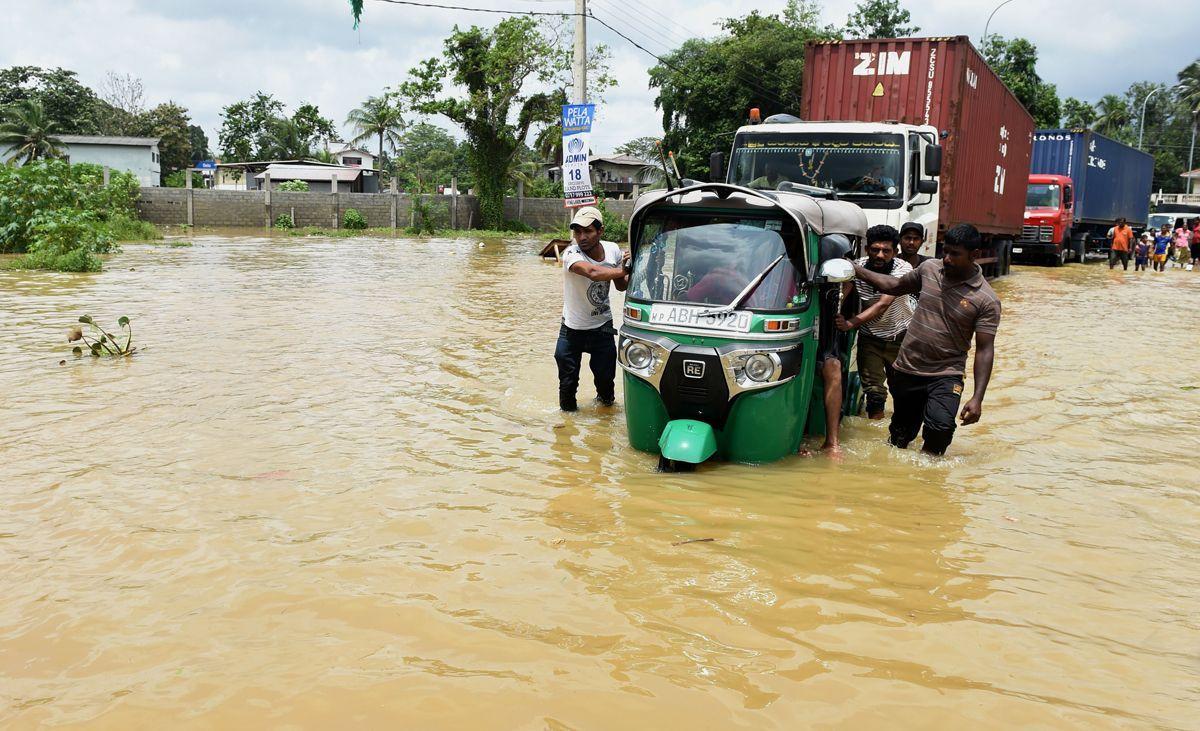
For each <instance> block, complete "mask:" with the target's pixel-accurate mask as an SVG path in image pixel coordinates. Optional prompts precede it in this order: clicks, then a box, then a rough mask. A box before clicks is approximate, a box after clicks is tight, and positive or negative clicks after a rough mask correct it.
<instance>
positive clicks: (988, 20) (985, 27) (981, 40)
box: [979, 0, 1012, 46]
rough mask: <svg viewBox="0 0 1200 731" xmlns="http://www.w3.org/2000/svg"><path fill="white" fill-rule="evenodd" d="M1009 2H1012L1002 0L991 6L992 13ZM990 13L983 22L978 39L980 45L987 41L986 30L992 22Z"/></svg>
mask: <svg viewBox="0 0 1200 731" xmlns="http://www.w3.org/2000/svg"><path fill="white" fill-rule="evenodd" d="M1011 2H1012V0H1004V2H1002V3H1000V4H999V5H997V6H996V7H994V8H992V15H995V14H996V11H997V10H999V9H1000V8H1002V7H1004V6H1005V5H1008V4H1009V3H1011ZM992 15H989V16H988V19H987V22H986V23H984V24H983V37H982V38H980V39H979V45H980V46H982V45H983V44H984V43H987V35H988V34H987V31H988V26H989V25H991V24H992Z"/></svg>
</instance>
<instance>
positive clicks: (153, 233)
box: [103, 214, 163, 241]
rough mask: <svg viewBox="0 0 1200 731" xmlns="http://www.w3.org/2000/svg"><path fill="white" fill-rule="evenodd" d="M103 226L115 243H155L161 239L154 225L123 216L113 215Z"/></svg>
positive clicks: (159, 232)
mask: <svg viewBox="0 0 1200 731" xmlns="http://www.w3.org/2000/svg"><path fill="white" fill-rule="evenodd" d="M103 225H104V228H105V229H106V230H107V231H108V233H109V235H110V236H112V237H113V239H114V240H116V241H157V240H159V239H161V238H162V237H163V235H162V232H161V231H159V230H158V227H156V226H155V225H154V224H152V223H148V222H146V221H142V220H140V219H137V218H131V217H129V216H125V215H119V214H118V215H115V216H113V217H112V218H110V219H109V220H107V221H105V222H104V224H103Z"/></svg>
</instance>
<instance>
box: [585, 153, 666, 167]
mask: <svg viewBox="0 0 1200 731" xmlns="http://www.w3.org/2000/svg"><path fill="white" fill-rule="evenodd" d="M590 162H607V163H611V164H613V165H640V166H642V167H645V166H647V165H653V164H654V163H652V162H647V161H646V160H643V159H641V158H638V157H634V156H633V155H593V156H592V158H591V160H590Z"/></svg>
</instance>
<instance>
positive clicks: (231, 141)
mask: <svg viewBox="0 0 1200 731" xmlns="http://www.w3.org/2000/svg"><path fill="white" fill-rule="evenodd" d="M336 137H337V128H336V127H334V124H333V120H330V119H327V118H325V117H322V116H321V111H320V110H319V109H318V108H317V107H316V105H314V104H308V103H304V104H301V105H300V106H298V107H296V109H295V111H294V112H293V113H292V115H291V116H290V117H289V116H287V115H285V114H284V107H283V102H281V101H279V100H278V99H276V98H275V97H274V96H272V95H271V94H267V93H265V92H262V91H259V92H255V94H254V96H252V97H250V98H249V99H243V100H241V101H237V102H234V103H233V104H229V105H227V106H226V107H225V108H224V109H222V110H221V132H220V134H219V135H218V140H219V144H220V145H221V150H222V154H223V155H224V156H225V157H226V158H227V159H228V160H236V161H239V162H246V161H254V160H278V159H288V160H294V159H300V158H306V157H312V155H313V148H314V146H315V145H316V144H317V143H318V142H321V141H325V142H327V141H329V140H333V139H335V138H336Z"/></svg>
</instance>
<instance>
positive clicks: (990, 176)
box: [800, 36, 1034, 238]
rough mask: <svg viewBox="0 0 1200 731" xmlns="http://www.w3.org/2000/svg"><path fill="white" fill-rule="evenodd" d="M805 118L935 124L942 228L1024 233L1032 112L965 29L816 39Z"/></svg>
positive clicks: (807, 64) (807, 56)
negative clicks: (961, 32) (951, 33)
mask: <svg viewBox="0 0 1200 731" xmlns="http://www.w3.org/2000/svg"><path fill="white" fill-rule="evenodd" d="M800 117H801V118H802V119H804V120H805V121H811V122H824V121H845V122H851V121H853V122H884V121H896V122H903V123H906V124H929V125H933V126H934V127H937V128H938V130H940V131H941V133H942V146H943V148H944V152H943V162H942V174H941V184H940V195H941V203H940V206H939V216H938V221H939V222H938V227H939V229H941V230H940V231H939V234H940V233H942V232H944V231H945V230H946V229H947V228H949V227H950V226H953V225H955V224H958V223H970V224H974V225H975V226H976V227H977V228H978V229H979V230H980V231H981V232H983V233H985V234H993V235H997V234H998V235H1004V236H1012V237H1013V238H1015V237H1016V236H1017V235H1018V234H1020V232H1021V224H1022V221H1023V217H1024V213H1025V188H1026V184H1027V182H1028V178H1029V161H1030V155H1031V153H1032V150H1033V130H1034V123H1033V117H1031V116H1029V112H1027V111H1026V110H1025V107H1023V106H1021V102H1019V101H1017V98H1016V97H1015V96H1013V93H1012V92H1011V91H1009V90H1008V87H1007V86H1005V85H1004V82H1002V81H1001V80H1000V77H998V76H996V74H995V72H993V71H992V69H991V68H990V67H989V66H988V65H987V63H986V62H985V61H984V60H983V57H982V56H980V55H979V52H978V51H976V50H975V47H974V46H973V45H971V41H970V40H968V39H967V37H966V36H956V37H953V38H902V39H890V40H879V39H876V40H865V41H825V42H816V41H814V42H810V43H809V44H808V45H807V46H806V47H805V51H804V88H803V95H802V97H801V106H800ZM939 238H940V236H939Z"/></svg>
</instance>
